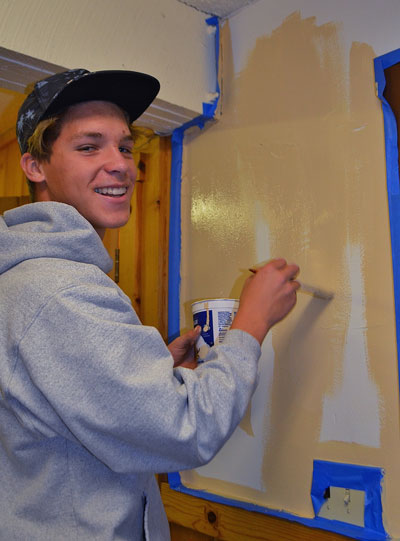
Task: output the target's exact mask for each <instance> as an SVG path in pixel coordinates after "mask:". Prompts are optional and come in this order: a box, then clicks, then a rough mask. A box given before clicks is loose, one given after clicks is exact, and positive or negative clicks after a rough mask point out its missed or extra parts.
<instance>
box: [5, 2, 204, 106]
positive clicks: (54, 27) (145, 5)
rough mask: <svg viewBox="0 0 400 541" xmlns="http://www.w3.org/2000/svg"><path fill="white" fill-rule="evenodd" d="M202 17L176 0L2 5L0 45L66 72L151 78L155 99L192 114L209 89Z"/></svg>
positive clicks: (13, 3)
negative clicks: (126, 72) (121, 72)
mask: <svg viewBox="0 0 400 541" xmlns="http://www.w3.org/2000/svg"><path fill="white" fill-rule="evenodd" d="M206 18H207V15H205V14H204V13H200V12H199V11H196V10H194V9H192V8H190V7H188V6H186V5H184V4H182V3H180V2H177V1H176V0H162V2H159V1H158V0H112V1H109V0H68V1H67V2H66V1H64V0H33V1H32V0H2V1H1V2H0V47H4V48H5V49H9V50H11V51H15V52H17V53H22V54H24V55H28V56H31V57H34V58H37V59H39V60H42V61H45V62H49V63H51V64H56V65H58V66H63V67H66V68H77V67H82V68H87V69H89V70H100V69H132V70H137V71H144V72H147V73H151V74H152V75H154V76H155V77H157V78H159V80H160V82H161V91H160V94H159V98H161V99H162V100H165V101H166V102H168V103H169V104H173V105H179V106H180V107H183V108H187V109H190V110H193V111H196V112H198V113H199V114H200V113H201V112H202V103H203V102H206V101H208V100H209V99H210V96H208V93H210V92H211V93H213V92H214V91H215V64H214V59H215V50H214V41H213V36H212V35H210V34H209V32H208V31H207V25H206V23H205V19H206ZM3 77H5V78H7V74H1V58H0V84H1V79H2V78H3Z"/></svg>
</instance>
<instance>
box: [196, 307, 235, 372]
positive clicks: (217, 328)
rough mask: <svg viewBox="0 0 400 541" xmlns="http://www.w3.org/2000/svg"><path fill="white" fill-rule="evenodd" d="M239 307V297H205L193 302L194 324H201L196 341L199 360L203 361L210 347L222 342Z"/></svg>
mask: <svg viewBox="0 0 400 541" xmlns="http://www.w3.org/2000/svg"><path fill="white" fill-rule="evenodd" d="M238 308H239V301H238V300H237V299H204V300H202V301H197V302H194V303H193V304H192V313H193V325H194V326H195V327H196V326H197V325H200V327H201V333H200V336H199V338H198V339H197V342H196V352H197V361H198V362H199V363H201V362H203V361H204V359H205V358H206V357H207V354H208V351H209V349H210V348H211V347H212V346H214V345H218V344H221V343H222V341H223V339H224V337H225V334H226V331H227V330H228V329H229V327H230V326H231V324H232V321H233V318H234V317H235V315H236V312H237V311H238Z"/></svg>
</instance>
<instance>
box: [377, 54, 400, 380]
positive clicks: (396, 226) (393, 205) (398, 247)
mask: <svg viewBox="0 0 400 541" xmlns="http://www.w3.org/2000/svg"><path fill="white" fill-rule="evenodd" d="M399 62H400V49H396V50H395V51H392V52H390V53H387V54H385V55H382V56H379V57H378V58H375V60H374V67H375V81H376V86H377V91H378V97H379V99H380V100H381V102H382V111H383V123H384V130H385V154H386V183H387V191H388V206H389V223H390V236H391V243H392V267H393V287H394V305H395V315H396V340H397V363H398V366H399V371H400V355H399V352H400V183H399V159H398V154H399V151H398V141H397V123H396V118H395V116H394V114H393V111H392V109H391V107H390V105H389V103H388V102H387V101H386V99H385V97H384V96H383V92H384V90H385V86H386V78H385V71H384V70H385V69H386V68H389V67H390V66H393V65H394V64H397V63H399Z"/></svg>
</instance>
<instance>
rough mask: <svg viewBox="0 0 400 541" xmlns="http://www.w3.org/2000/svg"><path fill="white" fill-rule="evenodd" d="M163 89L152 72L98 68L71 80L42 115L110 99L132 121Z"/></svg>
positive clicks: (45, 115) (46, 115)
mask: <svg viewBox="0 0 400 541" xmlns="http://www.w3.org/2000/svg"><path fill="white" fill-rule="evenodd" d="M159 90H160V83H159V82H158V80H157V79H155V78H154V77H152V76H151V75H147V74H145V73H139V72H136V71H122V70H114V71H95V72H92V73H88V74H87V75H85V76H84V77H81V78H80V79H78V80H76V81H72V82H71V83H69V84H68V85H67V86H66V87H65V88H64V89H63V90H62V91H61V92H60V93H59V94H58V95H57V97H56V98H55V99H54V100H53V101H52V103H51V105H50V106H49V107H48V109H47V110H46V112H45V114H44V115H43V116H42V118H45V117H48V116H50V115H53V114H56V113H57V112H59V111H61V110H62V109H65V108H66V107H68V106H70V105H74V104H76V103H80V102H82V101H92V100H101V101H110V102H112V103H115V104H117V105H118V106H119V107H121V108H122V109H124V111H126V112H127V113H128V115H129V118H130V121H131V122H133V121H134V120H136V119H137V118H139V117H140V116H141V114H142V113H144V111H145V110H146V109H147V108H148V107H149V105H150V104H151V103H152V101H153V100H154V98H155V97H156V96H157V94H158V92H159Z"/></svg>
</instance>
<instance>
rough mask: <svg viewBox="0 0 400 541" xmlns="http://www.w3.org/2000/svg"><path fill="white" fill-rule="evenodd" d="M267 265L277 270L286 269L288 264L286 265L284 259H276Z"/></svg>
mask: <svg viewBox="0 0 400 541" xmlns="http://www.w3.org/2000/svg"><path fill="white" fill-rule="evenodd" d="M267 265H272V266H273V267H275V268H276V269H284V268H285V267H286V265H287V263H286V259H283V257H277V258H276V259H273V260H272V261H270V263H267ZM267 265H265V266H267Z"/></svg>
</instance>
